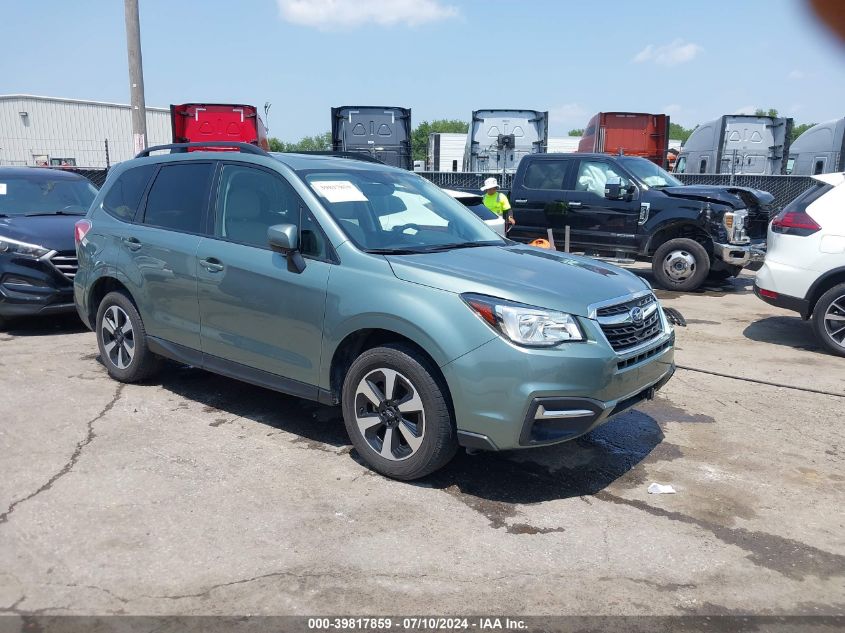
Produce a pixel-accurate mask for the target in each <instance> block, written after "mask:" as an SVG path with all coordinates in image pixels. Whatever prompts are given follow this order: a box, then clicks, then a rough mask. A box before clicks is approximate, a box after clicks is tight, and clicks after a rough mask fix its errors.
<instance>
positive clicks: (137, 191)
mask: <svg viewBox="0 0 845 633" xmlns="http://www.w3.org/2000/svg"><path fill="white" fill-rule="evenodd" d="M155 168H156V166H155V165H142V166H141V167H133V168H132V169H127V170H126V171H125V172H123V173H122V174H120V176H118V177H117V180H115V181H114V183H113V184H112V185H111V186H110V189H109V190H108V193H106V197H105V198H103V209H104V210H105V211H106V212H107V213H109V214H111V215H113V216H114V217H116V218H118V219H120V220H124V221H126V222H129V221H131V220H132V219H133V218H134V217H135V212H136V211H137V210H138V205H139V204H141V197H142V196H143V195H144V191H145V190H146V189H147V183H148V182H149V181H150V178H151V177H152V175H153V172H154V171H155Z"/></svg>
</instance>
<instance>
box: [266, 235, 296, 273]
mask: <svg viewBox="0 0 845 633" xmlns="http://www.w3.org/2000/svg"><path fill="white" fill-rule="evenodd" d="M267 242H268V243H269V244H270V248H271V249H272V250H274V251H275V252H277V253H281V254H282V255H285V256H286V257H287V260H288V270H290V271H291V272H295V273H301V272H302V271H303V270H305V259H303V257H302V253H300V252H299V229H298V228H297V227H296V225H294V224H274V225H273V226H271V227H269V228H268V229H267Z"/></svg>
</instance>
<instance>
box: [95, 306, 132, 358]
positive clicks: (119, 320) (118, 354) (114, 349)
mask: <svg viewBox="0 0 845 633" xmlns="http://www.w3.org/2000/svg"><path fill="white" fill-rule="evenodd" d="M100 337H101V338H102V341H103V350H104V351H105V352H106V356H108V359H109V362H110V363H111V364H112V365H114V366H115V367H117V368H118V369H126V368H127V367H129V365H131V364H132V359H133V358H134V357H135V330H133V329H132V322H131V321H130V320H129V315H128V314H126V312H124V310H123V309H122V308H121V307H120V306H116V305H112V306H110V307H109V308H108V309H107V310H106V312H105V314H103V322H102V325H101V326H100Z"/></svg>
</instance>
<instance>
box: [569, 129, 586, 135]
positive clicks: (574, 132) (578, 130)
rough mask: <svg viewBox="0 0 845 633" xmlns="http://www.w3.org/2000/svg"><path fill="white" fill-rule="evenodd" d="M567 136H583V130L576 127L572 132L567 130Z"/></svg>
mask: <svg viewBox="0 0 845 633" xmlns="http://www.w3.org/2000/svg"><path fill="white" fill-rule="evenodd" d="M568 134H569V136H584V128H582V127H578V128H575V129H574V130H569V132H568Z"/></svg>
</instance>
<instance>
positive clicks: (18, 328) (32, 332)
mask: <svg viewBox="0 0 845 633" xmlns="http://www.w3.org/2000/svg"><path fill="white" fill-rule="evenodd" d="M87 331H88V328H87V327H85V325H84V324H83V323H82V321H80V320H79V317H78V316H77V315H76V314H52V315H44V316H28V317H16V318H14V319H11V320H10V321H9V323H8V324H7V325H6V326H5V329H4V330H0V333H2V334H5V335H8V336H13V337H16V336H52V335H55V334H78V333H80V332H87Z"/></svg>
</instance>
